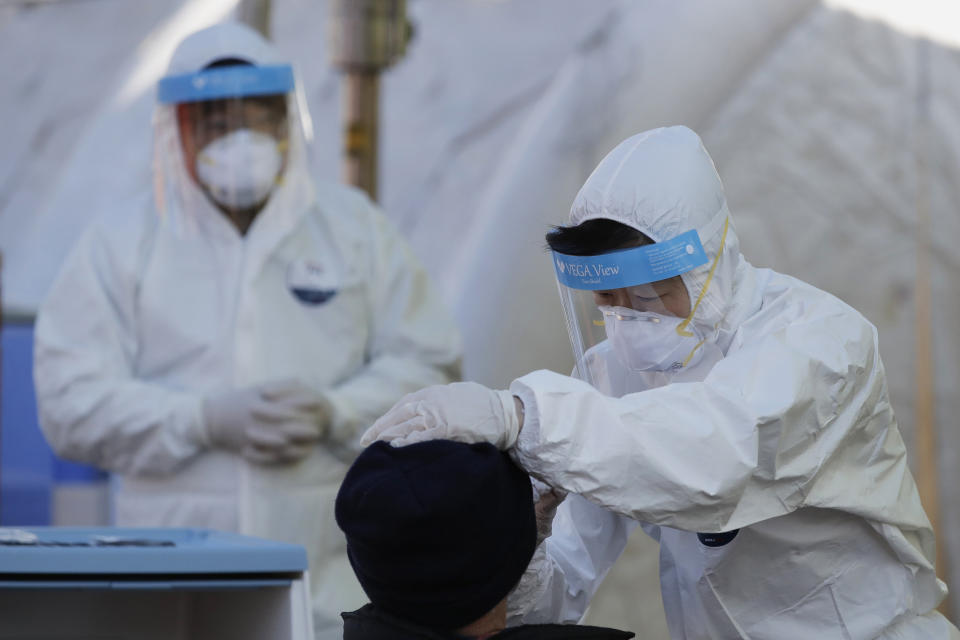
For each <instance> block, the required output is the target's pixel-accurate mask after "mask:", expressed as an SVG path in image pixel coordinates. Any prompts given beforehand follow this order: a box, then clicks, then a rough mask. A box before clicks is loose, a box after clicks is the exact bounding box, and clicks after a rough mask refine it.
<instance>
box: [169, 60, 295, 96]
mask: <svg viewBox="0 0 960 640" xmlns="http://www.w3.org/2000/svg"><path fill="white" fill-rule="evenodd" d="M293 88H294V77H293V67H292V66H290V65H288V64H278V65H269V66H263V67H256V66H252V65H238V66H231V67H216V68H213V69H205V70H203V71H197V72H196V73H183V74H180V75H175V76H167V77H165V78H162V79H161V80H160V83H159V84H158V85H157V100H158V101H159V102H160V103H161V104H174V103H181V102H202V101H205V100H219V99H223V98H243V97H247V96H264V95H275V94H283V93H289V92H291V91H293Z"/></svg>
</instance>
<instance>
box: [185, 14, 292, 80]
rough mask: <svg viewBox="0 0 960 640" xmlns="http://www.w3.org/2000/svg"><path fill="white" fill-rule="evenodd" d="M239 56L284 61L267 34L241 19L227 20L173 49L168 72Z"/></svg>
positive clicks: (258, 60)
mask: <svg viewBox="0 0 960 640" xmlns="http://www.w3.org/2000/svg"><path fill="white" fill-rule="evenodd" d="M225 58H237V59H239V60H244V61H246V62H249V63H250V64H253V65H267V64H276V63H279V62H282V61H283V60H282V59H281V57H280V54H279V52H278V51H277V50H276V49H275V48H274V46H273V45H272V44H270V43H269V42H267V41H266V40H265V39H264V38H263V36H261V35H260V34H259V33H257V32H256V31H254V30H253V29H251V28H250V27H248V26H246V25H244V24H241V23H239V22H223V23H220V24H216V25H213V26H212V27H208V28H206V29H202V30H200V31H197V32H196V33H193V34H191V35H190V36H188V37H187V38H185V39H184V40H183V42H181V43H180V44H179V45H178V46H177V48H176V50H175V51H174V52H173V57H172V58H171V59H170V65H169V66H168V67H167V75H176V74H180V73H192V72H194V71H200V70H201V69H203V68H204V67H206V66H207V65H209V64H210V63H211V62H214V61H216V60H222V59H225Z"/></svg>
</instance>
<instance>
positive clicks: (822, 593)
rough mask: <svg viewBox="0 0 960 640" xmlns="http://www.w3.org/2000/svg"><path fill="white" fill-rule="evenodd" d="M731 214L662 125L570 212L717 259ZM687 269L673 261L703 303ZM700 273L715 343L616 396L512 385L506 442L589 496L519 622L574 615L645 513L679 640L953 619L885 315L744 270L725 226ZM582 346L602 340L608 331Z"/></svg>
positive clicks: (573, 508)
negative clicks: (691, 234) (889, 360)
mask: <svg viewBox="0 0 960 640" xmlns="http://www.w3.org/2000/svg"><path fill="white" fill-rule="evenodd" d="M728 217H729V212H728V210H727V206H726V201H725V197H724V193H723V189H722V185H721V183H720V180H719V177H718V176H717V174H716V171H715V169H714V167H713V164H712V161H711V160H710V158H709V156H708V155H707V153H706V151H705V150H704V149H703V147H702V145H701V144H700V141H699V138H698V137H697V136H696V134H694V133H693V132H691V131H690V130H688V129H686V128H683V127H672V128H667V129H660V130H654V131H652V132H647V133H644V134H640V135H639V136H635V137H634V138H631V139H629V140H627V141H626V142H624V143H623V144H621V145H620V146H619V147H617V148H616V149H615V150H614V151H612V152H611V153H610V155H609V156H607V158H606V159H605V160H604V161H603V162H602V163H601V164H600V165H599V166H598V168H597V169H596V170H595V171H594V173H593V174H592V175H591V177H590V178H589V179H588V181H587V182H586V184H585V185H584V186H583V188H582V189H581V191H580V193H579V195H578V197H577V199H576V200H575V202H574V205H573V208H572V212H571V219H570V223H571V225H576V224H579V223H580V222H582V221H584V220H587V219H592V218H609V219H613V220H617V221H620V222H623V223H625V224H628V225H630V226H632V227H634V228H636V229H638V230H640V231H642V232H643V233H645V234H647V235H648V236H650V237H651V238H653V239H654V240H655V241H658V242H659V241H660V240H662V239H665V238H671V237H673V236H675V235H677V234H678V233H681V232H683V231H687V230H688V229H697V230H698V231H699V232H700V234H701V239H702V242H703V245H704V248H705V250H706V253H707V254H708V256H709V258H710V260H711V261H712V260H713V258H714V257H715V256H717V252H718V251H720V250H721V237H722V233H721V229H722V228H723V226H724V225H723V224H721V222H722V221H723V220H725V219H727V218H728ZM708 268H710V264H709V263H708V264H707V265H704V266H702V267H698V268H697V269H701V270H702V269H708ZM697 275H698V274H697V271H696V270H694V271H692V272H690V273H687V274H684V275H683V276H681V277H682V278H683V281H684V283H685V284H686V285H687V288H688V293H689V296H690V300H691V301H694V300H697V298H698V296H699V295H700V293H701V291H700V290H698V289H697V288H691V282H697V281H699V282H701V283H702V282H704V280H705V278H704V277H703V273H700V274H699V278H697V277H695V276H697ZM706 281H708V282H710V284H709V287H708V288H707V291H706V294H705V296H704V299H703V301H702V303H701V304H700V309H699V310H698V312H697V317H696V319H695V321H696V322H699V323H701V328H702V329H703V331H704V334H705V335H708V336H709V338H708V340H709V344H708V345H706V346H711V345H712V346H715V347H716V348H717V349H718V350H719V352H722V357H720V358H705V359H704V360H703V364H702V365H701V366H699V368H694V369H693V370H691V371H685V372H683V375H682V376H681V377H679V378H678V379H676V380H674V381H673V382H672V383H671V384H666V385H664V386H658V387H655V388H649V389H647V390H639V389H637V388H634V389H633V390H632V391H633V392H628V393H627V394H626V395H623V396H622V397H610V396H608V395H604V394H602V393H600V392H599V391H598V390H596V389H595V388H594V387H592V386H590V385H588V384H586V383H585V382H582V381H580V380H577V379H574V378H570V377H567V376H562V375H559V374H556V373H552V372H549V371H536V372H533V373H531V374H529V375H526V376H524V377H522V378H519V379H518V380H515V381H514V383H513V384H512V385H511V391H512V392H513V393H514V394H515V395H517V396H518V397H519V398H520V399H521V400H522V401H523V404H524V408H525V418H524V425H523V428H522V431H521V432H520V436H519V440H518V442H517V445H516V447H515V449H514V455H515V457H516V459H517V460H518V461H519V462H520V463H521V464H522V465H523V466H524V467H525V468H526V469H527V470H528V471H530V472H531V473H532V474H533V475H535V476H537V477H539V478H541V479H543V480H544V481H546V482H547V483H548V484H550V485H553V486H554V487H558V488H561V489H563V490H566V491H568V492H570V493H571V494H578V495H576V496H573V495H572V496H570V498H568V500H567V501H566V502H565V503H564V504H563V505H562V506H561V507H560V511H559V513H558V516H557V518H556V521H555V523H554V528H553V536H552V537H551V538H550V539H548V540H547V542H546V543H545V545H542V546H541V548H540V549H539V550H538V554H537V556H535V559H534V562H533V563H532V564H531V567H530V569H528V572H527V575H526V576H525V577H524V580H523V581H522V582H521V585H520V586H519V587H518V589H517V590H516V591H515V593H514V594H513V596H512V598H511V612H512V615H513V620H514V621H518V620H520V619H522V620H523V621H524V622H537V621H545V620H551V621H556V620H562V621H566V622H576V621H578V620H579V619H580V618H581V617H582V616H583V614H584V612H585V610H586V607H587V604H588V603H589V600H590V598H591V597H592V596H593V594H594V592H595V591H596V589H597V587H598V586H599V583H600V581H601V580H602V579H603V577H604V576H605V575H606V573H607V571H608V569H609V568H610V566H611V565H612V564H613V563H614V562H615V561H616V559H617V557H618V556H619V555H620V553H621V552H622V551H623V548H624V546H625V545H626V543H627V538H628V537H629V533H630V531H631V530H632V529H633V528H634V527H635V526H636V523H637V522H640V523H644V524H643V526H644V529H645V530H646V531H647V532H648V533H649V534H650V535H651V536H652V537H653V538H654V539H656V540H658V541H659V542H660V549H661V552H660V576H661V588H662V594H663V602H664V607H665V609H666V617H667V623H668V626H669V629H670V634H671V637H672V638H673V639H674V640H703V639H707V638H710V639H721V638H722V639H729V638H751V639H754V640H760V639H776V640H785V639H792V638H796V639H809V638H818V639H820V638H837V639H847V640H850V639H852V640H869V639H872V638H885V639H893V638H896V639H900V640H908V639H909V640H921V639H924V640H939V639H946V638H949V637H952V636H951V633H954V634H955V633H956V630H955V629H954V628H953V627H952V625H950V623H949V622H947V621H946V619H945V618H943V617H942V616H941V615H940V614H939V613H937V612H936V611H935V610H934V608H935V607H936V606H937V605H938V604H939V603H940V602H941V600H943V598H944V596H945V594H946V586H945V585H944V584H943V583H942V582H941V581H939V580H938V579H937V578H936V576H935V574H934V570H933V567H932V561H933V558H934V538H933V532H932V530H931V527H930V523H929V521H928V519H927V517H926V515H925V514H924V511H923V508H922V506H921V504H920V500H919V497H918V494H917V490H916V487H915V485H914V481H913V478H912V476H911V474H910V470H909V469H908V468H907V456H906V451H905V449H904V443H903V441H902V439H901V437H900V433H899V431H898V429H897V425H896V421H895V419H894V415H893V410H892V408H891V406H890V401H889V398H888V394H887V388H886V382H885V375H884V369H883V365H882V363H881V362H880V356H879V351H878V346H877V331H876V329H875V328H874V327H873V326H872V325H871V324H870V323H869V322H868V321H867V320H865V319H864V318H863V317H862V316H861V315H860V314H859V313H857V312H856V311H855V310H854V309H852V308H851V307H849V306H847V305H846V304H844V303H843V302H841V301H840V300H838V299H837V298H835V297H833V296H832V295H830V294H827V293H825V292H823V291H820V290H818V289H816V288H814V287H812V286H810V285H807V284H805V283H803V282H800V281H798V280H796V279H794V278H791V277H789V276H785V275H782V274H779V273H776V272H774V271H771V270H769V269H758V268H755V267H753V266H752V265H751V264H750V263H748V262H747V261H746V259H744V257H743V256H742V255H741V254H740V250H739V245H738V241H737V237H736V233H735V231H734V229H733V227H732V224H731V225H730V228H729V230H728V233H727V236H726V241H725V244H724V245H723V247H722V254H721V255H720V259H719V261H718V263H717V267H716V273H715V274H714V277H713V279H712V281H710V279H709V278H707V279H706ZM701 288H702V287H701ZM588 355H589V357H590V358H605V357H609V355H610V354H609V349H608V343H600V344H599V345H597V346H596V347H594V350H593V351H592V352H591V353H589V354H588ZM611 370H612V368H611ZM615 395H616V394H615ZM698 532H700V533H699V534H698ZM717 532H726V534H725V535H719V536H710V535H704V534H707V533H717Z"/></svg>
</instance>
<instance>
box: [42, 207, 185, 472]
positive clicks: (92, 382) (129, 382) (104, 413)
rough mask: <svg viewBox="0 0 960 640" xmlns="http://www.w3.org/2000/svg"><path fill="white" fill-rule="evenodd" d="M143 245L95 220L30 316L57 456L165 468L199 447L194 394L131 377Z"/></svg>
mask: <svg viewBox="0 0 960 640" xmlns="http://www.w3.org/2000/svg"><path fill="white" fill-rule="evenodd" d="M142 248H143V247H142V246H141V237H139V236H138V235H136V234H134V235H132V237H118V230H117V229H109V228H107V227H106V226H105V225H102V224H97V223H95V224H94V226H93V227H91V228H90V229H88V231H87V232H86V233H85V234H84V235H83V236H81V238H80V240H79V241H78V243H77V245H76V246H75V248H74V249H73V251H72V252H71V254H70V255H69V257H68V258H67V260H66V262H65V264H64V265H63V268H62V270H61V272H60V274H59V276H58V278H57V280H56V282H55V283H54V285H53V287H52V289H51V291H50V293H49V294H48V296H47V298H46V300H45V302H44V303H43V305H42V306H41V309H40V311H39V314H38V317H37V324H36V330H35V343H34V382H35V387H36V392H37V404H38V410H39V415H40V422H41V427H42V429H43V432H44V435H45V436H46V438H47V441H48V442H49V443H50V445H51V446H52V448H53V449H54V451H55V452H56V453H57V454H58V455H60V456H62V457H64V458H67V459H71V460H76V461H79V462H83V463H86V464H91V465H95V466H98V467H100V468H103V469H107V470H110V471H115V472H120V473H130V474H153V475H164V474H169V473H171V472H173V471H174V470H175V469H177V468H178V467H179V466H180V465H182V464H183V463H184V462H185V461H187V460H189V459H190V458H192V457H193V456H194V455H196V454H197V453H198V452H199V451H200V450H201V449H202V448H203V440H204V438H203V427H202V410H201V403H202V400H201V398H200V397H199V396H196V395H194V394H191V393H187V392H184V391H180V390H175V389H170V388H165V387H162V386H160V385H157V384H151V383H148V382H144V381H140V380H137V379H136V378H135V377H134V372H133V362H134V358H135V355H136V350H137V344H136V331H135V324H136V313H135V298H136V290H137V274H136V264H137V261H138V260H139V259H141V258H142V256H139V254H138V253H137V252H138V250H140V249H142ZM138 256H139V257H138Z"/></svg>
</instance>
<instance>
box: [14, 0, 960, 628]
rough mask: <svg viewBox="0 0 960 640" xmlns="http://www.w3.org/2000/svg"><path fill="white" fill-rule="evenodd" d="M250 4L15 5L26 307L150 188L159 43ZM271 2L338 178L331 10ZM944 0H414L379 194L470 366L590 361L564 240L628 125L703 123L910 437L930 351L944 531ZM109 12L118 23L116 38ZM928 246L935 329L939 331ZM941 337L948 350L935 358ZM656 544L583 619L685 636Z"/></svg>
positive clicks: (953, 81) (947, 312) (17, 241)
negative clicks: (571, 306)
mask: <svg viewBox="0 0 960 640" xmlns="http://www.w3.org/2000/svg"><path fill="white" fill-rule="evenodd" d="M235 5H236V0H176V1H175V2H160V1H159V0H155V1H154V2H140V3H132V4H131V3H124V2H118V1H117V0H87V1H86V2H59V3H44V4H42V5H40V6H31V7H26V6H25V5H16V4H13V5H11V4H9V3H7V4H2V5H0V57H3V58H4V59H10V60H13V59H16V60H18V61H20V62H18V64H16V65H6V66H4V67H3V68H2V69H0V80H3V82H4V86H5V87H8V91H7V92H6V93H5V99H4V100H3V101H2V102H0V116H3V117H0V139H3V140H4V141H5V143H4V147H3V149H2V150H0V251H3V253H4V257H5V261H4V273H3V287H4V296H5V302H4V304H5V306H6V307H7V308H11V307H16V308H21V309H25V310H27V311H29V310H31V309H33V308H35V307H36V305H37V303H38V302H39V300H40V299H42V297H43V295H44V294H45V292H46V289H47V287H48V286H49V283H50V282H51V281H52V279H53V277H54V275H55V273H56V270H57V268H58V267H59V264H60V261H61V260H62V258H63V256H64V255H65V253H66V251H67V250H68V249H69V246H70V244H71V242H72V240H73V238H75V237H76V235H77V233H78V231H79V230H80V229H81V228H82V227H83V226H84V224H85V223H86V222H87V221H88V220H89V219H90V218H91V217H92V216H93V215H96V214H97V213H98V212H100V211H103V210H104V209H106V208H109V207H116V206H123V203H124V201H125V200H126V199H128V198H129V197H131V196H133V195H135V194H137V193H140V192H142V191H143V190H144V189H149V187H150V166H149V158H150V154H149V147H150V126H149V124H150V115H151V111H152V105H153V102H154V93H153V92H154V85H155V81H156V80H157V79H158V78H159V76H160V75H161V73H162V70H163V67H164V65H165V63H166V58H165V57H164V56H165V55H168V52H169V51H170V50H171V49H172V47H173V46H174V45H175V44H176V42H177V41H178V40H179V39H180V38H181V37H182V36H184V35H186V33H188V32H190V31H192V30H194V29H198V28H201V27H202V26H205V25H206V24H209V23H210V22H212V21H215V20H219V19H221V18H223V17H224V16H227V15H229V14H230V13H231V11H233V9H234V8H235ZM273 5H274V14H273V18H272V24H273V36H274V38H275V40H276V41H277V43H278V46H279V47H280V48H281V50H283V52H284V53H285V54H286V55H287V56H288V57H289V58H290V59H291V60H292V61H293V62H294V63H295V64H296V65H297V66H298V70H299V72H300V73H301V75H302V77H303V79H304V83H305V87H306V97H307V100H308V103H309V106H310V109H311V113H312V116H313V122H314V135H315V144H314V146H313V149H312V155H313V160H314V164H315V166H316V167H317V169H318V170H319V171H320V173H323V174H326V175H330V176H335V175H338V174H339V166H338V153H339V149H340V146H341V143H340V139H339V136H340V131H339V128H340V103H339V78H338V76H337V74H336V72H335V71H333V70H332V69H331V68H330V67H329V64H328V61H327V54H326V51H325V49H324V43H323V37H322V36H323V34H324V29H325V26H326V25H325V22H326V10H327V7H326V4H325V3H324V2H316V1H315V0H309V1H308V0H274V2H273ZM950 5H952V3H943V2H936V1H935V0H915V1H912V0H883V1H880V0H871V1H869V2H868V1H867V0H829V1H828V2H816V1H815V0H789V1H784V2H777V3H771V2H765V1H764V0H717V1H716V2H710V3H705V2H694V1H693V0H684V1H676V0H651V1H650V2H643V3H637V2H631V1H629V0H591V2H582V1H580V0H500V1H498V2H494V1H491V0H458V1H457V2H450V1H449V0H411V1H410V2H409V3H408V8H409V12H410V14H411V17H412V20H413V22H414V23H415V24H416V36H415V39H414V41H413V42H412V43H411V45H410V47H409V51H408V54H407V55H406V57H405V58H404V59H403V60H401V61H400V62H399V64H397V65H396V66H395V67H394V68H392V69H391V70H390V71H389V72H388V73H387V75H385V76H384V79H383V83H382V91H381V98H382V106H381V117H382V122H381V142H382V149H381V152H382V155H381V170H382V174H381V194H382V204H383V205H384V208H385V210H386V211H387V213H388V215H389V216H390V217H391V218H392V219H393V220H394V222H395V223H396V224H397V225H398V226H399V227H400V229H401V230H402V232H403V233H404V234H405V235H406V237H407V238H408V240H409V241H410V242H411V244H412V245H413V247H414V248H415V249H416V250H417V251H418V253H419V254H420V256H421V258H422V259H423V261H424V263H425V265H426V266H427V268H428V270H429V271H430V272H431V274H432V276H433V277H434V279H435V280H436V281H437V282H438V284H439V285H440V286H441V288H442V290H443V292H444V293H445V296H446V299H447V302H448V303H449V304H450V305H451V307H452V308H453V310H454V313H455V314H456V316H457V318H458V320H459V322H460V324H461V326H462V328H463V330H464V334H465V343H466V345H467V352H466V356H465V372H466V376H467V377H468V378H469V379H475V380H478V381H480V382H484V383H487V384H491V385H496V386H503V385H505V384H506V383H507V382H508V381H509V380H510V379H512V378H513V377H516V376H518V375H521V374H523V373H525V372H527V371H530V370H533V369H536V368H550V369H554V370H557V371H569V369H570V367H571V365H572V356H571V354H570V352H569V346H568V342H567V338H566V332H565V328H564V325H563V319H562V314H561V312H560V305H559V300H558V297H557V294H556V289H555V284H554V278H553V274H552V271H551V266H550V261H549V259H548V258H547V256H546V254H545V253H544V251H543V234H544V232H545V231H546V230H547V229H548V228H549V225H550V224H556V223H560V222H562V221H564V220H565V219H566V215H567V211H568V209H569V206H570V203H571V201H572V199H573V196H574V195H575V194H576V192H577V190H578V189H579V187H580V185H581V184H582V182H583V180H584V179H585V178H586V177H587V175H588V173H589V172H590V170H591V169H592V168H593V167H594V166H595V165H596V163H597V162H598V161H599V160H600V158H601V157H603V155H604V154H605V153H606V152H607V151H609V150H610V149H611V148H612V147H613V146H614V145H615V144H616V143H617V142H619V141H620V140H622V139H623V138H625V137H627V136H628V135H630V134H633V133H636V132H638V131H641V130H644V129H648V128H651V127H655V126H661V125H667V124H677V123H682V124H686V125H688V126H690V127H692V128H694V129H696V130H697V131H698V132H699V133H700V134H701V136H702V138H703V140H704V142H705V144H706V146H707V148H708V149H709V150H710V153H711V155H712V156H713V157H714V159H715V161H716V164H717V168H718V170H719V173H720V175H721V178H722V179H723V180H724V183H725V187H726V192H727V198H728V201H729V206H730V208H731V211H733V213H734V216H735V219H736V220H737V230H738V233H739V235H740V238H741V245H742V249H743V252H744V254H745V255H746V256H747V257H748V259H750V260H751V262H753V263H754V264H757V265H759V266H769V267H772V268H774V269H776V270H778V271H783V272H785V273H789V274H791V275H794V276H797V277H799V278H801V279H804V280H807V281H809V282H811V283H812V284H814V285H816V286H818V287H821V288H823V289H826V290H827V291H830V292H832V293H834V294H836V295H838V296H839V297H841V298H842V299H844V300H845V301H846V302H848V303H850V304H851V305H852V306H854V307H856V308H857V309H858V310H859V311H861V312H862V313H864V315H866V316H867V318H868V319H870V320H871V321H872V322H873V323H874V324H876V325H877V327H878V329H879V335H880V344H881V352H882V356H883V359H884V362H885V364H886V368H887V376H888V381H889V385H890V392H891V398H892V402H893V405H894V409H895V411H896V413H897V416H898V419H899V421H900V425H901V428H902V431H903V433H904V437H905V439H906V441H907V443H908V445H910V444H911V443H912V442H913V441H914V438H915V428H914V427H915V425H914V423H915V418H914V416H915V411H916V409H917V402H918V399H919V400H922V397H920V396H918V394H917V389H916V379H917V372H918V367H928V368H929V371H930V372H931V374H932V379H933V384H934V388H933V400H934V405H933V408H934V416H935V422H934V424H935V426H936V437H937V441H938V445H939V446H938V448H937V453H938V456H939V457H938V460H937V463H938V473H939V487H940V494H941V495H940V512H941V523H940V527H941V534H943V533H947V532H952V531H956V530H958V529H960V495H958V489H957V487H960V431H958V430H957V429H955V428H953V427H954V425H953V422H952V421H953V416H955V415H958V414H960V391H958V389H960V385H958V384H957V383H958V381H960V337H958V335H957V332H956V331H955V329H954V327H955V325H956V320H955V319H956V318H957V317H958V313H960V295H958V285H957V282H958V280H960V278H958V276H960V258H958V257H957V255H958V254H957V252H956V251H955V250H954V249H953V247H952V246H951V245H952V243H953V241H954V238H957V237H960V215H957V213H956V211H955V206H956V205H955V203H956V202H960V193H958V190H960V186H958V185H960V182H958V181H957V180H956V178H955V176H956V175H958V172H960V118H958V117H957V113H958V109H960V40H958V41H952V40H951V39H950V38H951V36H950V31H949V29H947V28H946V26H945V25H950V24H954V25H955V24H956V21H955V19H953V18H956V17H957V16H956V11H957V10H956V9H954V8H952V7H951V6H950ZM105 23H111V24H123V25H124V28H123V29H115V30H112V31H111V33H110V35H109V37H104V35H103V30H102V29H98V28H97V27H98V26H99V25H102V24H105ZM91 70H96V72H95V73H93V72H91ZM924 260H929V265H930V269H929V286H930V287H931V291H932V297H931V300H932V304H931V305H930V309H929V312H930V317H931V322H930V325H929V327H925V326H924V325H918V320H920V319H922V318H923V317H924V314H923V310H922V309H919V308H918V300H919V301H922V296H918V293H922V290H923V286H924V279H925V278H926V275H925V273H924V272H923V271H922V270H921V271H918V264H920V265H922V264H924ZM925 330H929V332H930V335H931V337H932V340H933V350H932V354H931V359H930V360H929V361H927V360H926V359H925V358H924V357H923V354H922V353H920V354H919V356H920V357H918V353H917V352H916V349H915V343H916V340H917V336H918V335H921V334H922V332H923V331H925ZM913 464H914V469H915V470H916V464H917V460H916V459H914V460H913ZM941 540H943V541H945V545H946V554H945V556H946V558H947V560H948V563H949V564H948V566H947V567H946V571H945V572H943V571H942V572H941V577H942V578H944V579H945V580H946V581H947V583H948V584H949V585H951V586H953V587H954V589H953V592H952V594H951V596H950V603H951V604H952V609H953V611H954V612H960V542H958V539H957V538H956V537H955V536H942V537H941ZM655 553H656V551H655V545H653V544H652V543H650V542H649V541H645V540H642V539H640V538H638V539H636V540H635V541H633V542H631V545H630V546H629V547H628V551H627V554H626V556H625V557H624V558H623V559H622V560H621V562H620V563H619V564H618V565H617V566H616V567H615V569H614V571H613V572H612V573H611V576H610V578H608V581H607V584H605V585H604V588H603V589H602V590H601V593H600V595H599V596H598V598H597V600H596V601H595V603H594V605H593V607H592V608H591V612H590V613H589V614H588V620H596V621H599V622H601V623H603V624H608V625H612V626H620V627H623V628H629V629H633V630H635V631H638V632H641V631H642V633H643V635H644V637H650V638H665V637H666V635H665V633H666V632H665V627H664V626H663V623H662V614H661V613H659V608H658V607H659V605H658V597H659V596H658V595H657V593H656V560H655ZM638 576H640V577H639V578H638ZM638 601H639V602H640V604H639V605H638V604H637V602H638ZM658 615H659V616H660V618H658V617H657V616H658ZM602 616H603V617H602Z"/></svg>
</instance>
